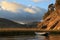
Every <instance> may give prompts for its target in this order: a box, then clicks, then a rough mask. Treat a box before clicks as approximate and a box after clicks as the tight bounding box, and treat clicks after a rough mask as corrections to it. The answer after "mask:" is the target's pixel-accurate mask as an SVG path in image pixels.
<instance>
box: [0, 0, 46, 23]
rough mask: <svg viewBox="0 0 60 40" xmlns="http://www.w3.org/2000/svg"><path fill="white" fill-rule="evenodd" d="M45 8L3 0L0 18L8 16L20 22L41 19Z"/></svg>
mask: <svg viewBox="0 0 60 40" xmlns="http://www.w3.org/2000/svg"><path fill="white" fill-rule="evenodd" d="M45 12H46V10H45V9H43V8H40V7H36V6H29V7H27V6H25V5H22V4H17V3H12V2H5V1H3V2H1V7H0V18H6V19H9V20H12V21H15V22H18V23H30V22H37V21H40V20H41V19H42V17H43V14H44V13H45Z"/></svg>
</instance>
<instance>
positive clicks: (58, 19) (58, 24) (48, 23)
mask: <svg viewBox="0 0 60 40" xmlns="http://www.w3.org/2000/svg"><path fill="white" fill-rule="evenodd" d="M58 2H60V1H59V0H56V3H55V4H54V5H56V6H54V7H55V9H56V10H54V11H53V12H50V14H49V16H48V17H46V18H45V19H44V21H43V22H40V23H39V24H38V27H40V29H44V30H53V31H56V30H58V31H59V30H60V5H59V4H58Z"/></svg>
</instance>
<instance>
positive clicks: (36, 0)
mask: <svg viewBox="0 0 60 40" xmlns="http://www.w3.org/2000/svg"><path fill="white" fill-rule="evenodd" d="M32 1H33V2H36V3H37V2H49V1H50V0H32Z"/></svg>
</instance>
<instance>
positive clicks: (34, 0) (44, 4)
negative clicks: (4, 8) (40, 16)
mask: <svg viewBox="0 0 60 40" xmlns="http://www.w3.org/2000/svg"><path fill="white" fill-rule="evenodd" d="M2 1H6V0H2ZM7 1H9V2H16V3H18V4H23V5H26V6H37V7H40V8H45V9H47V8H48V5H49V4H51V3H53V4H54V3H55V0H7Z"/></svg>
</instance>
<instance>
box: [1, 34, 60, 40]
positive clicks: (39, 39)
mask: <svg viewBox="0 0 60 40" xmlns="http://www.w3.org/2000/svg"><path fill="white" fill-rule="evenodd" d="M0 40H60V35H49V37H45V36H40V35H34V36H33V35H19V36H8V37H7V36H6V37H0Z"/></svg>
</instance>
